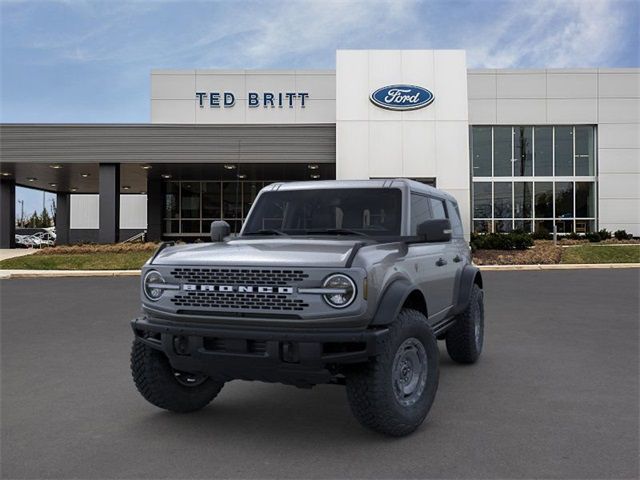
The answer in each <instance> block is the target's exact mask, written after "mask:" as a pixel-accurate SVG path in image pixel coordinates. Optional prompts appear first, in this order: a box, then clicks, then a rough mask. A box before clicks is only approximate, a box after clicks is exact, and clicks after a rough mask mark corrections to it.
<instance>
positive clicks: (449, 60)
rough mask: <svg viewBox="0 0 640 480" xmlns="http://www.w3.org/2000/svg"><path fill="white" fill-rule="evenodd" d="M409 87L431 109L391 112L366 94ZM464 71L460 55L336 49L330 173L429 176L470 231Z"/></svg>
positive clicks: (459, 52) (356, 176)
mask: <svg viewBox="0 0 640 480" xmlns="http://www.w3.org/2000/svg"><path fill="white" fill-rule="evenodd" d="M393 84H413V85H418V86H421V87H424V88H427V89H429V90H430V91H431V92H432V93H433V94H434V101H433V103H432V104H431V105H429V106H427V107H425V108H422V109H419V110H412V111H391V110H386V109H382V108H379V107H377V106H375V105H374V104H372V103H371V102H370V101H369V95H370V94H371V92H373V91H375V90H377V89H378V88H380V87H384V86H387V85H393ZM468 139H469V126H468V112H467V67H466V56H465V52H464V51H462V50H338V52H337V57H336V176H337V178H338V179H366V178H372V177H414V178H416V177H435V178H436V182H437V186H438V187H439V188H442V189H444V190H446V191H448V192H450V193H451V194H452V195H454V196H455V197H456V199H457V200H458V202H459V203H460V210H461V213H462V216H463V221H464V223H465V226H466V227H465V230H466V231H469V225H470V218H469V208H470V207H469V195H470V192H469V140H468Z"/></svg>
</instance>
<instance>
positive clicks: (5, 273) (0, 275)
mask: <svg viewBox="0 0 640 480" xmlns="http://www.w3.org/2000/svg"><path fill="white" fill-rule="evenodd" d="M478 267H479V268H480V270H483V271H505V272H508V271H523V270H586V269H610V268H614V269H618V268H640V263H585V264H580V263H575V264H562V263H559V264H550V265H478ZM137 275H140V270H0V279H4V280H6V279H9V278H53V277H130V276H137Z"/></svg>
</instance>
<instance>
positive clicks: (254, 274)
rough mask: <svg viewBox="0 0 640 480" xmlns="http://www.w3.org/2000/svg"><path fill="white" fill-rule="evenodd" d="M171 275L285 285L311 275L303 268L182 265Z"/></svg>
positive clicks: (184, 278) (217, 281) (197, 280)
mask: <svg viewBox="0 0 640 480" xmlns="http://www.w3.org/2000/svg"><path fill="white" fill-rule="evenodd" d="M171 275H172V276H173V277H174V278H176V279H178V280H182V281H184V282H191V283H211V284H224V285H256V286H259V285H273V286H284V285H290V284H291V283H293V282H301V281H302V280H304V279H306V278H308V277H309V275H307V274H306V273H304V271H303V270H288V269H257V268H252V269H239V268H202V267H180V268H175V269H173V270H172V271H171Z"/></svg>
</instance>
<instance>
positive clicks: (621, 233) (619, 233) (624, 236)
mask: <svg viewBox="0 0 640 480" xmlns="http://www.w3.org/2000/svg"><path fill="white" fill-rule="evenodd" d="M613 236H614V237H616V239H618V240H631V238H632V236H631V235H630V234H628V233H627V231H626V230H616V231H615V232H614V234H613Z"/></svg>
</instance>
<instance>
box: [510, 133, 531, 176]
mask: <svg viewBox="0 0 640 480" xmlns="http://www.w3.org/2000/svg"><path fill="white" fill-rule="evenodd" d="M513 150H514V155H513V158H514V163H513V176H514V177H530V176H531V175H533V128H532V127H515V128H514V139H513Z"/></svg>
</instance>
